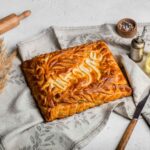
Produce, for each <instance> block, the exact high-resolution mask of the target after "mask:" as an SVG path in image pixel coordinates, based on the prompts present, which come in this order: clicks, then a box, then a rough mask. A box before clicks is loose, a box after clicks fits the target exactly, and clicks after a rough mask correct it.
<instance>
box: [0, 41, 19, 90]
mask: <svg viewBox="0 0 150 150" xmlns="http://www.w3.org/2000/svg"><path fill="white" fill-rule="evenodd" d="M15 56H16V51H14V52H13V53H12V54H10V55H8V53H7V49H6V46H5V43H4V40H3V39H0V92H1V91H2V90H3V89H4V87H5V85H6V82H7V79H8V73H9V71H10V69H11V67H12V61H13V59H14V58H15Z"/></svg>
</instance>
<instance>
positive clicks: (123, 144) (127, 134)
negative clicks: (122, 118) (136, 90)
mask: <svg viewBox="0 0 150 150" xmlns="http://www.w3.org/2000/svg"><path fill="white" fill-rule="evenodd" d="M145 94H146V96H145V97H144V96H142V97H144V98H143V99H142V101H140V102H139V103H138V105H137V107H136V110H135V112H134V115H133V118H132V120H131V122H130V124H129V125H128V127H127V129H126V131H125V132H124V134H123V136H122V138H121V140H120V142H119V144H118V146H117V148H116V150H124V149H125V147H126V145H127V143H128V141H129V139H130V136H131V134H132V132H133V130H134V127H135V125H136V124H137V121H138V118H139V116H140V114H141V112H142V110H143V108H144V106H145V104H146V102H147V100H148V98H149V95H150V89H149V88H148V89H146V90H145V91H144V92H143V95H145Z"/></svg>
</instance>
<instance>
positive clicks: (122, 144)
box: [116, 119, 137, 150]
mask: <svg viewBox="0 0 150 150" xmlns="http://www.w3.org/2000/svg"><path fill="white" fill-rule="evenodd" d="M136 123H137V119H132V120H131V122H130V124H129V125H128V127H127V129H126V131H125V133H124V134H123V136H122V138H121V140H120V142H119V145H118V147H117V149H116V150H124V149H125V147H126V145H127V143H128V141H129V139H130V136H131V134H132V132H133V130H134V127H135V125H136Z"/></svg>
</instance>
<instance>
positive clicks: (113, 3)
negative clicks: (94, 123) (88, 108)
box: [0, 0, 150, 150]
mask: <svg viewBox="0 0 150 150" xmlns="http://www.w3.org/2000/svg"><path fill="white" fill-rule="evenodd" d="M26 9H31V11H32V15H31V17H30V18H28V19H26V20H24V21H23V22H22V23H21V25H20V26H19V27H17V28H15V29H14V30H12V31H10V32H8V33H6V34H4V35H3V37H4V38H5V39H6V41H7V43H8V48H9V50H10V51H11V50H13V49H14V48H15V45H16V43H18V42H19V41H22V40H25V39H26V38H28V37H31V36H33V35H35V34H37V33H38V32H40V31H41V30H43V29H45V28H47V27H49V26H50V25H59V26H82V25H97V24H103V23H110V22H111V23H116V22H117V21H118V20H119V19H121V18H124V17H130V18H133V19H135V20H136V21H137V22H150V1H149V0H25V1H22V0H13V1H12V0H11V1H10V0H0V18H2V17H4V16H6V15H8V14H10V13H13V12H15V13H20V12H22V11H24V10H26ZM128 123H129V120H127V119H125V118H123V117H121V116H118V115H117V114H114V113H113V114H112V115H111V117H110V119H109V121H108V123H107V125H106V127H105V128H104V129H103V130H102V132H101V133H100V134H99V135H98V136H96V137H95V138H94V139H93V140H92V141H91V142H90V143H89V144H88V145H87V146H86V147H85V148H83V149H84V150H113V149H115V148H116V146H117V143H118V142H119V140H120V138H121V136H122V134H123V132H124V130H125V129H126V127H127V125H128ZM126 149H127V150H150V128H149V127H148V126H147V125H146V123H145V121H144V120H142V119H141V120H139V122H138V124H137V126H136V128H135V130H134V132H133V134H132V137H131V139H130V141H129V143H128V145H127V147H126Z"/></svg>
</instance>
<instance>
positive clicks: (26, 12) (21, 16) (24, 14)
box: [18, 10, 31, 20]
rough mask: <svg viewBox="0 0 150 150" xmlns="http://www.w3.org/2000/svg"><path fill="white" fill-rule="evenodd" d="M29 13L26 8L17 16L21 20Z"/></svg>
mask: <svg viewBox="0 0 150 150" xmlns="http://www.w3.org/2000/svg"><path fill="white" fill-rule="evenodd" d="M30 15H31V11H30V10H26V11H24V12H23V13H21V14H20V15H18V17H19V20H22V19H24V18H26V17H28V16H30Z"/></svg>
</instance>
